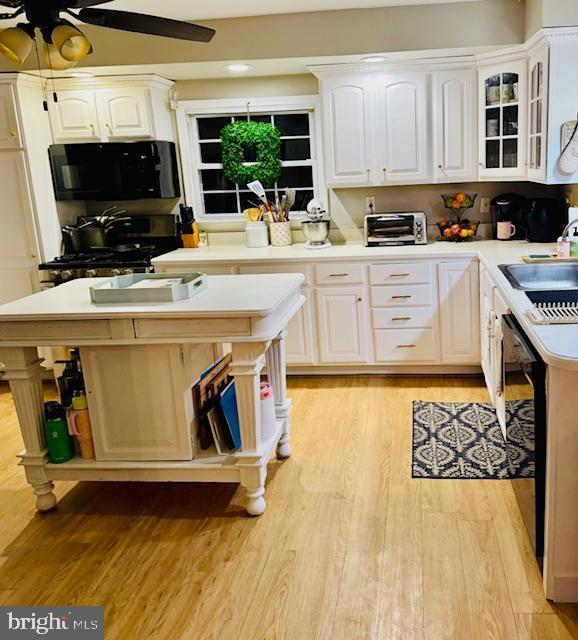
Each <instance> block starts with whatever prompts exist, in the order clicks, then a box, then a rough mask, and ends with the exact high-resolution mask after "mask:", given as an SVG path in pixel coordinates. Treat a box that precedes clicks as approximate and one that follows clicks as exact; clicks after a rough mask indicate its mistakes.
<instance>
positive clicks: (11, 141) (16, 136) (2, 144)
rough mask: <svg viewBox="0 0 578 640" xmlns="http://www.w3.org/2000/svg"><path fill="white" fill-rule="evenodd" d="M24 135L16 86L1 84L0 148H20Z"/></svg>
mask: <svg viewBox="0 0 578 640" xmlns="http://www.w3.org/2000/svg"><path fill="white" fill-rule="evenodd" d="M21 147H22V137H21V135H20V127H19V123H18V114H17V112H16V96H15V93H14V87H13V86H12V85H9V84H3V85H0V149H20V148H21Z"/></svg>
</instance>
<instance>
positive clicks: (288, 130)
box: [275, 113, 309, 136]
mask: <svg viewBox="0 0 578 640" xmlns="http://www.w3.org/2000/svg"><path fill="white" fill-rule="evenodd" d="M275 126H276V127H277V129H279V131H280V132H281V135H282V136H308V135H309V116H308V114H306V113H291V114H287V115H278V116H275Z"/></svg>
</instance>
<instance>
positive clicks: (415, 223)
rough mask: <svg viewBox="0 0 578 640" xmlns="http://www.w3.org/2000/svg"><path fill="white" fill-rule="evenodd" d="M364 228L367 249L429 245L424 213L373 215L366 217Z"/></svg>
mask: <svg viewBox="0 0 578 640" xmlns="http://www.w3.org/2000/svg"><path fill="white" fill-rule="evenodd" d="M363 226H364V232H365V246H366V247H388V246H395V245H404V244H427V222H426V217H425V213H424V212H423V211H409V212H405V213H372V214H371V215H367V216H365V221H364V225H363Z"/></svg>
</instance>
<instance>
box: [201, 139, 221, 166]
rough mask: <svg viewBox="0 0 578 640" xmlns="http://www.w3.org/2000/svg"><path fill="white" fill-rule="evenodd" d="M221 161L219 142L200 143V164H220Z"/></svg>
mask: <svg viewBox="0 0 578 640" xmlns="http://www.w3.org/2000/svg"><path fill="white" fill-rule="evenodd" d="M222 160H223V157H222V155H221V143H220V142H203V143H201V162H204V163H205V164H213V163H217V164H220V163H221V162H222Z"/></svg>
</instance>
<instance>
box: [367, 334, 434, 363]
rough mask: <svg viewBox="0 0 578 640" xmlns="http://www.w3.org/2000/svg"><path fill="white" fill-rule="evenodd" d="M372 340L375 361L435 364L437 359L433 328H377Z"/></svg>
mask: <svg viewBox="0 0 578 640" xmlns="http://www.w3.org/2000/svg"><path fill="white" fill-rule="evenodd" d="M374 341H375V359H376V361H377V362H396V363H399V364H406V363H407V364H411V363H417V362H419V363H431V364H435V363H436V361H437V359H438V348H437V339H436V334H435V331H434V330H433V329H379V330H376V331H374Z"/></svg>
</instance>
